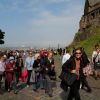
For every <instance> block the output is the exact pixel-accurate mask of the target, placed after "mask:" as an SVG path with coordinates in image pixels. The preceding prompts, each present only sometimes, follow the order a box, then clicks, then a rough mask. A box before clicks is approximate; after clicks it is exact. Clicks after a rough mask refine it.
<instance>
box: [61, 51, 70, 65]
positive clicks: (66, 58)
mask: <svg viewBox="0 0 100 100" xmlns="http://www.w3.org/2000/svg"><path fill="white" fill-rule="evenodd" d="M70 57H71V55H70V54H69V53H66V54H64V55H63V58H62V65H63V64H64V63H65V62H66V61H67V60H68V59H69V58H70Z"/></svg>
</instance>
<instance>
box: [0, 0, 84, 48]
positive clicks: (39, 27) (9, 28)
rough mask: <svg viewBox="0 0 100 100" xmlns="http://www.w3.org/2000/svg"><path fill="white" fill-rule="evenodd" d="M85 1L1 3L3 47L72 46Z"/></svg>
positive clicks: (5, 0) (8, 0)
mask: <svg viewBox="0 0 100 100" xmlns="http://www.w3.org/2000/svg"><path fill="white" fill-rule="evenodd" d="M84 3H85V0H0V29H2V31H4V32H5V39H4V40H5V44H4V46H15V47H16V46H32V47H57V46H58V44H59V45H60V46H67V45H69V44H70V43H71V42H72V40H73V38H74V35H75V33H76V32H77V31H78V29H79V21H80V19H81V16H82V15H83V11H84Z"/></svg>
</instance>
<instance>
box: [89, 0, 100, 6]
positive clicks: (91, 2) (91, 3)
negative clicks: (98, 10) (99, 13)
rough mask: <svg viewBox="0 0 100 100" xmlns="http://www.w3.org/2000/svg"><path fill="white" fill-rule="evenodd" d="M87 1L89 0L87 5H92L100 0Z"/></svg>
mask: <svg viewBox="0 0 100 100" xmlns="http://www.w3.org/2000/svg"><path fill="white" fill-rule="evenodd" d="M88 1H89V5H90V6H93V5H95V4H97V3H99V2H100V0H88Z"/></svg>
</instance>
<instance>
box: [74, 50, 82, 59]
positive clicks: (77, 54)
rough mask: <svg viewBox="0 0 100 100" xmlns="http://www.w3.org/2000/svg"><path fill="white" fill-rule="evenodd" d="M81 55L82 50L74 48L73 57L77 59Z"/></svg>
mask: <svg viewBox="0 0 100 100" xmlns="http://www.w3.org/2000/svg"><path fill="white" fill-rule="evenodd" d="M81 56H82V52H81V51H80V50H76V51H75V57H76V58H77V59H79V58H81Z"/></svg>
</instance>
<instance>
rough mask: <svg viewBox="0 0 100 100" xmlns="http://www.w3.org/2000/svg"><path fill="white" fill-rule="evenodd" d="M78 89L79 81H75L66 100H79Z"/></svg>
mask: <svg viewBox="0 0 100 100" xmlns="http://www.w3.org/2000/svg"><path fill="white" fill-rule="evenodd" d="M79 88H80V80H76V81H75V82H74V83H73V85H72V86H71V87H70V92H69V95H68V99H67V100H73V99H75V100H81V98H80V94H79Z"/></svg>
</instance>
